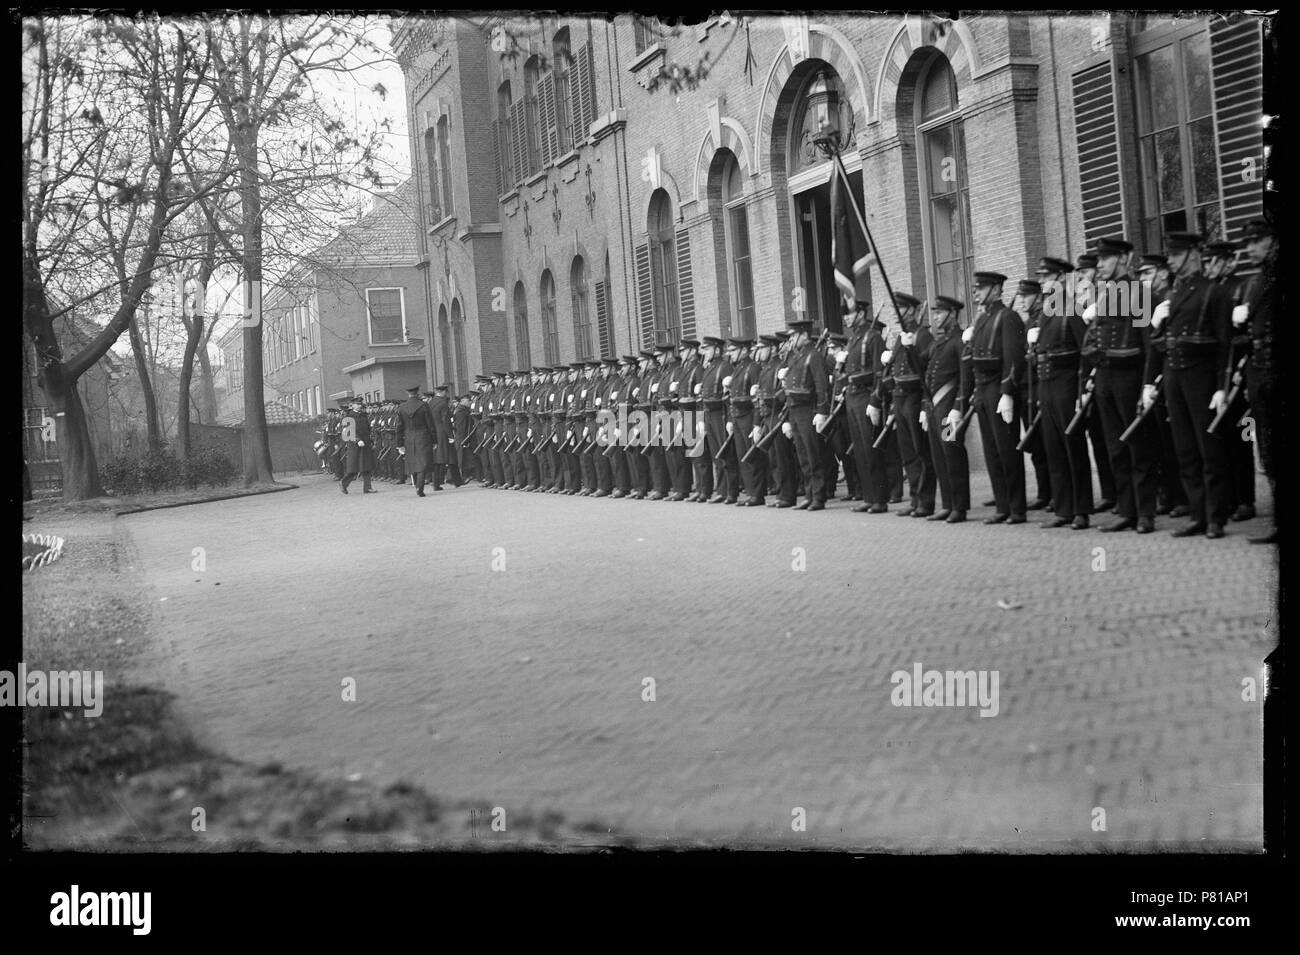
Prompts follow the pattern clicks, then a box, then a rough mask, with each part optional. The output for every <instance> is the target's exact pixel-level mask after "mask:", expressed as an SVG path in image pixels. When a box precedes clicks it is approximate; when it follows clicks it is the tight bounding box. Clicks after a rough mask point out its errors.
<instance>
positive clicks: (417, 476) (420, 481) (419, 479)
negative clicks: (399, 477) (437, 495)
mask: <svg viewBox="0 0 1300 955" xmlns="http://www.w3.org/2000/svg"><path fill="white" fill-rule="evenodd" d="M425 473H426V472H424V471H413V472H411V474H409V475H407V476H408V477H409V478H410V479H411V480H412V481H413V482H414V483H415V489H416V490H417V491H423V490H424V478H425ZM402 483H403V484H405V483H406V481H405V479H403V481H402Z"/></svg>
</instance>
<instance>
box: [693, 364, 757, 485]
mask: <svg viewBox="0 0 1300 955" xmlns="http://www.w3.org/2000/svg"><path fill="white" fill-rule="evenodd" d="M725 345H726V343H725V342H724V341H723V340H722V339H721V338H706V339H704V360H705V362H706V364H705V366H704V370H703V373H702V375H701V377H700V393H699V403H700V405H702V406H703V409H702V410H703V412H704V431H705V439H704V452H703V453H702V454H701V455H700V456H699V457H698V458H696V461H697V462H698V463H697V464H696V465H695V486H696V487H697V488H698V494H697V500H701V501H708V503H710V504H735V503H736V501H737V500H738V499H739V497H740V461H739V459H738V458H737V457H736V445H735V442H734V441H728V440H727V436H728V433H729V432H728V430H727V424H728V421H727V401H728V396H729V395H730V393H731V392H730V388H731V384H732V379H733V378H734V375H735V368H734V367H733V366H732V364H731V362H730V361H729V360H728V359H727V358H726V357H724V356H723V354H722V349H723V348H724V347H725ZM724 382H725V384H724ZM746 397H748V395H746ZM731 430H732V431H734V430H735V428H734V424H733V427H732V429H731ZM720 450H721V456H720V458H719V457H718V453H719V451H720ZM716 464H720V465H721V468H720V472H721V473H720V474H719V475H718V477H719V478H720V480H718V481H717V482H716V484H715V481H714V471H715V465H716ZM714 488H716V490H717V493H716V494H713V495H711V496H709V497H705V492H706V490H713V489H714Z"/></svg>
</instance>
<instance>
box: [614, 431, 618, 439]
mask: <svg viewBox="0 0 1300 955" xmlns="http://www.w3.org/2000/svg"><path fill="white" fill-rule="evenodd" d="M614 440H615V441H617V440H618V428H615V429H614Z"/></svg>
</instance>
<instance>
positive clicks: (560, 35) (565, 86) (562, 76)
mask: <svg viewBox="0 0 1300 955" xmlns="http://www.w3.org/2000/svg"><path fill="white" fill-rule="evenodd" d="M570 59H571V54H570V52H569V28H568V27H565V28H564V29H562V30H558V31H556V34H555V39H554V40H553V41H552V42H551V76H552V77H554V79H555V122H556V125H557V126H558V132H559V137H560V155H561V156H563V155H564V154H565V153H567V152H568V151H569V150H570V149H572V148H573V109H572V103H571V101H570V99H569V60H570Z"/></svg>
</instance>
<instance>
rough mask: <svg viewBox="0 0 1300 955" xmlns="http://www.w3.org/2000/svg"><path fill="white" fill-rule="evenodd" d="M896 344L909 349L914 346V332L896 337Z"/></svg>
mask: <svg viewBox="0 0 1300 955" xmlns="http://www.w3.org/2000/svg"><path fill="white" fill-rule="evenodd" d="M898 344H900V345H905V346H907V347H908V348H911V347H912V346H913V345H915V344H916V332H903V334H901V335H899V336H898Z"/></svg>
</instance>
